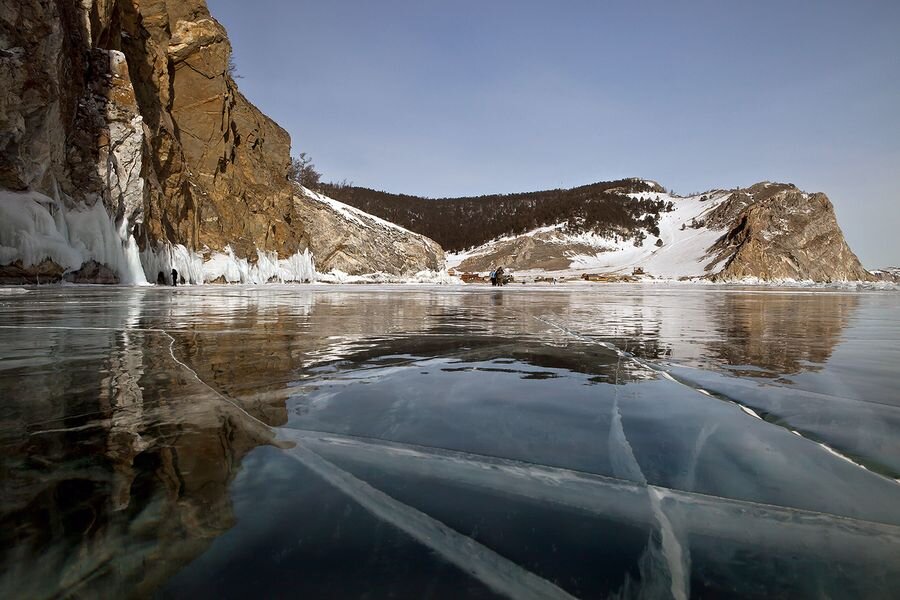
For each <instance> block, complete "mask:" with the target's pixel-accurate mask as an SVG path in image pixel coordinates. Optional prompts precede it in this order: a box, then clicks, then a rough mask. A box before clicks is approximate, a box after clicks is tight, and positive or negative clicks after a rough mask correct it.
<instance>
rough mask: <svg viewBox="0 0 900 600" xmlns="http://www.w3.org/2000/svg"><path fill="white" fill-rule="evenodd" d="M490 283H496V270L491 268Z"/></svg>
mask: <svg viewBox="0 0 900 600" xmlns="http://www.w3.org/2000/svg"><path fill="white" fill-rule="evenodd" d="M491 285H497V271H495V270H494V269H491Z"/></svg>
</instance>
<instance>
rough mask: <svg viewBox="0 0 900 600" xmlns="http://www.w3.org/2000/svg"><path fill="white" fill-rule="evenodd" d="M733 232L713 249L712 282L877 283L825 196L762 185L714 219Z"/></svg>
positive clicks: (741, 193) (716, 213) (736, 197)
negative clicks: (846, 239) (749, 280)
mask: <svg viewBox="0 0 900 600" xmlns="http://www.w3.org/2000/svg"><path fill="white" fill-rule="evenodd" d="M710 221H711V223H710V226H715V225H716V224H717V223H727V224H728V231H727V233H726V234H725V235H723V236H722V237H721V238H720V239H719V240H717V241H716V243H715V244H714V245H713V246H712V247H711V248H710V255H711V256H713V261H712V262H711V263H710V270H713V271H715V275H714V276H713V279H715V280H717V281H729V280H735V279H744V278H748V277H752V278H759V279H764V280H784V279H795V280H812V281H822V282H832V281H873V280H874V277H873V276H872V275H871V274H870V273H869V272H868V271H866V270H865V269H864V268H863V266H862V265H861V264H860V262H859V259H858V258H857V257H856V255H855V254H854V253H853V251H852V250H850V247H849V246H848V245H847V242H846V241H845V240H844V235H843V233H842V232H841V228H840V226H839V225H838V222H837V218H836V217H835V214H834V207H833V206H832V204H831V202H830V201H829V200H828V197H827V196H826V195H825V194H819V193H816V194H807V193H804V192H801V191H800V190H798V189H797V188H796V187H794V186H793V185H789V184H769V183H759V184H756V185H755V186H752V187H750V188H748V189H747V190H741V191H739V192H737V193H734V194H732V196H731V198H729V199H728V200H727V201H726V202H725V203H723V204H722V205H721V206H719V207H718V208H717V209H716V211H714V212H713V214H711V215H710Z"/></svg>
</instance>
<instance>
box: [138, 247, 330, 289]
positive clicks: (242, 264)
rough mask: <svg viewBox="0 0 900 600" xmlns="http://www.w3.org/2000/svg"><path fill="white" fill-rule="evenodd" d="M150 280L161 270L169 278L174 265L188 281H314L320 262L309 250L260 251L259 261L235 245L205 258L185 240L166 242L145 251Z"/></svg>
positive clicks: (142, 258)
mask: <svg viewBox="0 0 900 600" xmlns="http://www.w3.org/2000/svg"><path fill="white" fill-rule="evenodd" d="M141 260H142V262H143V265H144V272H145V274H146V277H147V280H149V281H156V279H157V277H158V276H159V274H160V273H162V274H163V276H164V277H166V278H168V277H169V274H170V273H171V271H172V269H175V270H177V271H178V275H179V279H182V278H183V279H184V281H185V282H187V283H205V282H212V281H216V282H224V283H287V282H297V283H311V282H314V281H316V265H315V261H314V260H313V255H312V253H311V252H310V251H309V250H304V251H303V252H297V253H296V254H294V255H292V256H290V257H288V258H278V254H277V253H275V252H263V251H261V250H257V251H256V263H255V264H251V263H250V261H249V260H247V259H246V258H239V257H238V256H236V255H235V253H234V251H233V250H232V249H231V246H226V247H225V249H224V251H222V252H212V253H210V256H209V258H208V259H206V260H204V257H203V255H201V254H200V253H199V252H191V251H190V250H188V249H187V248H186V247H184V246H182V245H181V244H176V245H172V244H162V245H160V246H158V247H157V248H156V249H150V248H148V249H147V250H145V251H144V252H143V253H141Z"/></svg>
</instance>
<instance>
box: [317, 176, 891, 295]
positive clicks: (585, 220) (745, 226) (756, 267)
mask: <svg viewBox="0 0 900 600" xmlns="http://www.w3.org/2000/svg"><path fill="white" fill-rule="evenodd" d="M328 193H329V194H330V195H332V196H333V197H335V198H337V199H339V200H341V201H343V202H345V203H347V204H350V205H353V206H357V207H358V208H361V209H363V210H366V211H367V212H370V213H372V214H375V215H379V216H381V217H382V218H386V219H389V220H392V221H394V222H397V223H399V224H401V225H403V226H404V227H406V228H408V229H410V230H412V231H416V232H419V233H422V234H424V235H428V236H429V237H431V238H432V239H434V240H436V241H437V242H439V243H441V244H442V245H443V246H444V248H445V249H446V250H448V251H450V254H449V256H448V260H449V263H448V264H449V266H452V267H455V268H457V269H459V270H462V271H487V270H489V269H491V268H492V267H494V266H497V265H504V266H507V267H509V268H513V269H515V270H518V271H534V272H545V273H569V274H572V273H576V274H577V273H582V274H587V273H601V274H614V275H630V274H632V272H634V271H635V270H637V271H643V272H644V273H646V274H647V275H648V276H650V277H661V278H666V279H678V278H701V277H702V278H707V279H712V280H716V281H735V280H743V281H747V280H765V281H778V280H813V281H820V282H833V281H872V280H874V279H875V277H874V276H873V275H872V274H871V273H869V272H868V271H866V270H865V269H864V268H863V267H862V265H861V264H860V262H859V259H858V258H857V257H856V255H855V254H854V253H853V252H852V250H851V249H850V247H849V246H848V245H847V242H846V240H845V239H844V236H843V233H842V232H841V229H840V226H839V225H838V223H837V218H836V216H835V214H834V208H833V206H832V205H831V202H830V201H829V200H828V198H827V196H825V194H821V193H814V194H808V193H806V192H803V191H801V190H799V189H798V188H797V187H796V186H794V185H793V184H788V183H771V182H761V183H758V184H756V185H753V186H750V187H749V188H744V189H738V188H735V189H731V190H724V189H719V190H711V191H708V192H705V193H702V194H695V195H692V196H678V195H674V194H671V193H669V192H667V191H666V190H665V189H664V188H663V187H662V186H660V185H659V184H658V183H656V182H653V181H649V180H646V179H637V178H632V179H623V180H617V181H611V182H603V183H596V184H591V185H587V186H580V187H577V188H572V189H569V190H546V191H540V192H532V193H524V194H510V195H503V196H483V197H478V198H472V197H467V198H455V199H438V200H428V199H425V198H418V197H413V196H404V195H397V194H388V193H385V192H377V191H373V190H369V189H366V188H358V187H329V188H328Z"/></svg>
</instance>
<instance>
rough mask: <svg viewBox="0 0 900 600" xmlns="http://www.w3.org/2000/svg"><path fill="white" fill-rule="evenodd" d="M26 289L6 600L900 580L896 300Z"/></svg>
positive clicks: (4, 462) (5, 373)
mask: <svg viewBox="0 0 900 600" xmlns="http://www.w3.org/2000/svg"><path fill="white" fill-rule="evenodd" d="M169 260H176V261H177V260H183V258H182V259H179V258H177V257H175V256H174V255H173V256H172V257H170V258H169ZM272 265H273V266H271V267H269V268H272V269H274V268H275V267H274V262H273V263H272ZM186 272H187V271H186ZM199 272H200V273H201V274H202V270H201V271H199ZM261 272H262V273H263V274H265V273H266V271H261ZM247 273H249V270H248V271H247ZM7 289H12V288H7ZM7 289H3V288H0V290H2V291H0V398H3V402H2V404H0V411H2V412H0V447H2V453H0V456H2V458H0V468H2V469H3V471H2V472H3V473H4V474H5V477H4V485H3V486H2V489H0V515H2V519H3V522H4V523H7V524H9V526H8V527H5V528H3V529H2V530H0V531H2V533H0V543H2V544H3V547H4V548H5V549H6V550H5V552H4V553H3V555H2V556H0V566H2V568H0V595H2V596H3V597H14V596H28V597H47V596H58V595H64V594H70V595H71V594H80V595H98V596H110V595H116V594H117V593H118V594H121V593H122V590H129V591H133V592H134V593H135V594H138V593H140V594H144V595H152V594H153V593H154V592H159V593H160V594H161V595H162V596H166V597H168V596H173V597H185V596H197V595H198V594H203V593H206V594H211V595H216V596H217V597H226V596H247V595H253V594H256V595H258V596H265V597H271V596H284V595H290V596H310V597H341V596H348V595H349V596H358V595H361V594H362V593H363V592H364V591H366V590H368V592H369V593H370V594H372V595H376V596H380V595H384V596H388V595H394V596H397V597H426V596H427V595H428V594H431V595H436V594H439V593H442V592H447V591H448V590H452V591H453V592H454V593H456V594H461V595H464V596H467V597H476V598H491V597H496V596H497V595H498V594H499V595H501V596H508V597H528V596H531V595H534V596H541V595H543V596H551V597H552V596H557V597H558V596H562V595H564V594H566V595H568V596H571V597H579V598H580V597H620V598H622V597H648V596H662V597H692V596H697V597H720V596H727V597H775V596H779V595H780V596H785V597H818V596H823V595H827V596H829V597H853V598H879V597H889V596H890V595H891V593H892V592H893V590H894V589H897V586H898V585H900V564H898V563H897V561H896V551H897V548H898V544H900V511H898V506H900V482H898V481H897V479H898V478H900V472H898V468H900V465H898V464H897V462H896V460H895V456H896V454H897V450H896V448H897V444H898V439H900V421H898V419H897V415H896V414H895V413H896V411H897V404H896V393H895V391H896V387H897V375H896V364H897V360H898V352H900V350H898V348H900V344H898V341H900V296H898V295H897V294H896V293H893V292H862V293H857V292H855V293H850V292H838V291H810V290H798V291H795V292H787V291H783V290H781V291H773V290H737V289H733V288H718V287H712V286H687V285H678V286H662V287H660V286H655V287H654V286H609V287H607V288H605V293H604V294H603V295H598V294H597V293H596V291H595V290H592V289H586V288H572V289H552V290H550V289H547V290H540V289H534V288H531V289H529V288H527V287H526V288H524V289H521V288H518V287H510V288H506V289H503V290H492V289H490V288H462V287H447V286H428V285H421V286H412V287H410V286H407V287H404V286H393V285H377V284H376V285H369V286H327V285H317V284H313V285H309V286H289V285H277V284H276V285H270V286H254V285H235V286H197V287H185V288H182V287H179V288H164V287H144V288H112V289H98V288H95V287H81V286H77V287H75V286H70V287H58V286H57V287H47V286H44V287H31V288H15V289H16V291H17V293H7ZM23 289H24V292H20V291H19V290H23ZM745 408H746V409H748V411H752V412H753V413H755V414H756V415H757V416H753V415H752V414H750V413H749V412H747V411H745V410H744V409H745ZM48 522H51V523H57V524H58V527H56V526H54V527H53V528H48V527H47V523H48ZM98 574H102V576H98ZM460 590H461V591H460ZM448 593H449V592H448Z"/></svg>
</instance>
